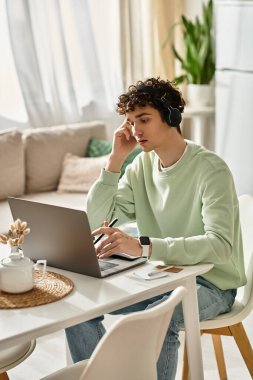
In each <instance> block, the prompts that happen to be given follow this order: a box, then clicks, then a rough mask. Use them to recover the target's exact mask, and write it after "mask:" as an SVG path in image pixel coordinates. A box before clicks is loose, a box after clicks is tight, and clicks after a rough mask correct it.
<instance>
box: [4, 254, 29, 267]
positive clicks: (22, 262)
mask: <svg viewBox="0 0 253 380" xmlns="http://www.w3.org/2000/svg"><path fill="white" fill-rule="evenodd" d="M1 264H2V265H3V266H6V267H24V266H31V265H33V262H32V260H31V259H29V257H24V256H23V254H22V253H20V252H19V253H14V254H13V253H12V254H10V256H8V257H5V258H4V259H2V260H1Z"/></svg>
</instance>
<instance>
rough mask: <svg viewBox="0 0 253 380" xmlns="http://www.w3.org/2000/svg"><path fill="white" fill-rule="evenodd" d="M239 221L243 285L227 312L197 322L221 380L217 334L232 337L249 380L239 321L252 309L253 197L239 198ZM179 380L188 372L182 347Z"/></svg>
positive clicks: (250, 355)
mask: <svg viewBox="0 0 253 380" xmlns="http://www.w3.org/2000/svg"><path fill="white" fill-rule="evenodd" d="M239 207H240V221H241V228H242V238H243V249H244V260H245V268H246V272H247V284H246V285H245V286H244V287H243V288H240V289H239V290H238V294H237V297H236V301H235V304H234V305H233V307H232V310H231V311H230V312H229V313H225V314H221V315H219V316H218V317H216V318H214V319H211V320H208V321H204V322H201V323H200V329H201V334H211V335H212V340H213V345H214V351H215V356H216V362H217V366H218V371H219V375H220V379H221V380H226V379H227V372H226V365H225V360H224V354H223V349H222V343H221V335H227V336H233V338H234V340H235V342H236V344H237V346H238V348H239V350H240V352H241V355H242V357H243V359H244V362H245V364H246V366H247V368H248V370H249V373H250V375H251V378H252V379H253V350H252V347H251V344H250V342H249V339H248V337H247V334H246V332H245V330H244V327H243V324H242V321H243V320H244V319H245V318H246V317H247V316H248V315H249V314H250V312H251V311H252V309H253V197H252V196H250V195H248V194H245V195H241V196H240V197H239ZM184 350H185V351H184V365H183V373H182V380H188V378H189V369H188V362H187V351H186V345H185V349H184Z"/></svg>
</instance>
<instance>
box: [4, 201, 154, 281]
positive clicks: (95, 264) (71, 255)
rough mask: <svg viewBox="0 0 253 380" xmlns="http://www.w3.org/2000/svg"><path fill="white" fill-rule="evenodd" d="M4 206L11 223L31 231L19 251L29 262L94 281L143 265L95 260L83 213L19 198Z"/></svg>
mask: <svg viewBox="0 0 253 380" xmlns="http://www.w3.org/2000/svg"><path fill="white" fill-rule="evenodd" d="M8 202H9V206H10V209H11V213H12V216H13V220H16V219H18V218H19V219H21V220H22V221H26V222H27V224H28V227H30V228H31V233H30V234H29V235H28V236H27V237H26V239H25V242H24V244H23V245H22V248H23V252H24V255H25V256H27V257H30V259H32V260H38V259H46V260H47V264H48V265H49V266H52V267H55V268H59V269H65V270H68V271H71V272H76V273H81V274H85V275H88V276H92V277H98V278H102V277H106V276H110V275H112V274H114V273H118V272H122V271H124V270H127V269H129V268H131V267H135V266H137V265H140V264H142V263H144V262H145V261H146V258H144V257H139V258H136V259H134V260H129V259H127V258H119V257H117V256H111V257H109V258H108V259H103V260H101V259H98V258H97V255H96V251H95V247H94V244H93V239H92V236H91V230H90V225H89V222H88V218H87V214H86V212H85V211H80V210H74V209H70V208H66V207H59V206H53V205H49V204H45V203H39V202H34V201H28V200H25V199H21V198H12V197H10V198H8Z"/></svg>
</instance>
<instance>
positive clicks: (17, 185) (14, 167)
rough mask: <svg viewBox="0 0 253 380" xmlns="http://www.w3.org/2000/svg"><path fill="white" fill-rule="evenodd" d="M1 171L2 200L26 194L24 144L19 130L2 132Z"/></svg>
mask: <svg viewBox="0 0 253 380" xmlns="http://www.w3.org/2000/svg"><path fill="white" fill-rule="evenodd" d="M0 173H1V177H0V178H1V186H0V200H1V199H6V198H7V197H11V196H12V197H15V196H20V195H22V194H24V191H25V164H24V144H23V141H22V134H21V133H20V132H18V131H15V130H13V131H3V132H1V133H0Z"/></svg>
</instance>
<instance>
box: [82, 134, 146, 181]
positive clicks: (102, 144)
mask: <svg viewBox="0 0 253 380" xmlns="http://www.w3.org/2000/svg"><path fill="white" fill-rule="evenodd" d="M111 150H112V144H111V143H110V142H109V141H106V140H100V139H95V138H93V139H91V140H90V141H89V144H88V148H87V156H88V157H99V156H105V155H107V154H109V153H111ZM140 152H142V149H141V148H140V147H137V148H135V149H134V151H133V152H132V153H130V154H129V156H128V157H127V158H126V160H125V162H124V164H123V165H122V168H121V175H120V177H122V176H123V174H124V173H125V170H126V167H127V165H129V164H131V163H132V161H133V159H134V158H135V157H136V156H137V155H138V154H139V153H140Z"/></svg>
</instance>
